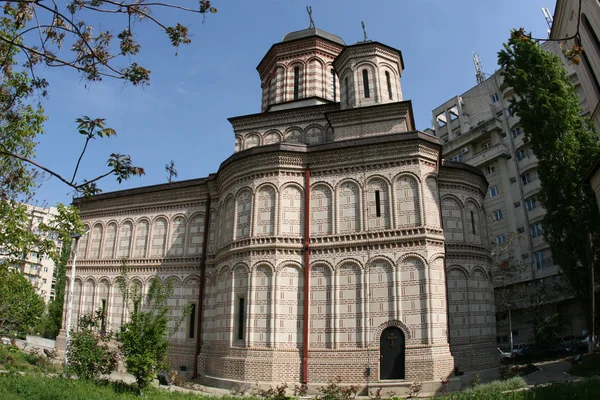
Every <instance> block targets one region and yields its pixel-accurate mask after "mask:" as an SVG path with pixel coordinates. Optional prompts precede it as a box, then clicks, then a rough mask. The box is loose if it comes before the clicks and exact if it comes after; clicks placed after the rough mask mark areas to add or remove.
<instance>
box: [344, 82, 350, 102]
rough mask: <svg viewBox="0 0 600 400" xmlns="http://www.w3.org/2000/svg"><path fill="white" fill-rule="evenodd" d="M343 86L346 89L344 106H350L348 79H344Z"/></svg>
mask: <svg viewBox="0 0 600 400" xmlns="http://www.w3.org/2000/svg"><path fill="white" fill-rule="evenodd" d="M344 86H345V88H346V104H347V105H350V82H348V77H346V78H344Z"/></svg>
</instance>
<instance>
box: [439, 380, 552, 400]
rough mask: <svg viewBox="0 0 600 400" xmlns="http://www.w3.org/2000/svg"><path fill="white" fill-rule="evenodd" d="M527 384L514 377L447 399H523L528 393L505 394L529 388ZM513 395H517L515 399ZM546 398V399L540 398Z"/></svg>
mask: <svg viewBox="0 0 600 400" xmlns="http://www.w3.org/2000/svg"><path fill="white" fill-rule="evenodd" d="M527 386H528V385H527V382H525V380H524V379H523V378H521V377H514V378H511V379H508V380H505V381H492V382H489V383H484V384H478V385H476V386H474V387H472V388H470V389H467V390H464V391H462V392H460V393H456V394H452V395H450V396H447V397H443V398H446V399H452V400H466V399H522V398H528V397H520V396H522V394H523V393H527V392H515V393H503V392H506V391H508V390H516V389H521V388H525V387H527ZM512 395H515V397H513V396H512ZM540 398H544V397H540Z"/></svg>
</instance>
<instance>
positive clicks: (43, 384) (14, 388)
mask: <svg viewBox="0 0 600 400" xmlns="http://www.w3.org/2000/svg"><path fill="white" fill-rule="evenodd" d="M140 398H142V399H144V400H163V399H165V400H166V399H169V400H179V399H196V400H199V399H203V398H204V399H211V400H214V397H210V398H209V397H208V396H199V395H196V394H190V393H179V392H172V391H166V390H160V389H156V388H148V389H146V390H145V391H144V396H143V397H140V396H139V395H138V394H137V389H135V388H134V387H133V386H130V385H127V384H125V383H123V382H108V381H102V382H97V383H96V382H89V381H82V380H75V379H64V378H52V377H48V376H43V375H34V374H27V375H20V374H0V399H2V400H22V399H27V400H62V399H68V400H113V399H119V400H127V399H140Z"/></svg>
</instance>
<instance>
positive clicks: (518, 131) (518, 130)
mask: <svg viewBox="0 0 600 400" xmlns="http://www.w3.org/2000/svg"><path fill="white" fill-rule="evenodd" d="M510 133H512V136H513V137H514V138H516V137H517V136H521V133H523V132H521V128H515V129H511V130H510Z"/></svg>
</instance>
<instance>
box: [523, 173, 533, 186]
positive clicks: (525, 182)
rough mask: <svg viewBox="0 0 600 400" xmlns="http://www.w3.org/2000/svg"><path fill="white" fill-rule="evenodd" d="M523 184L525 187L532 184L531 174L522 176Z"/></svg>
mask: <svg viewBox="0 0 600 400" xmlns="http://www.w3.org/2000/svg"><path fill="white" fill-rule="evenodd" d="M521 182H523V185H529V184H530V183H531V176H530V175H529V172H528V173H526V174H523V175H521Z"/></svg>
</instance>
